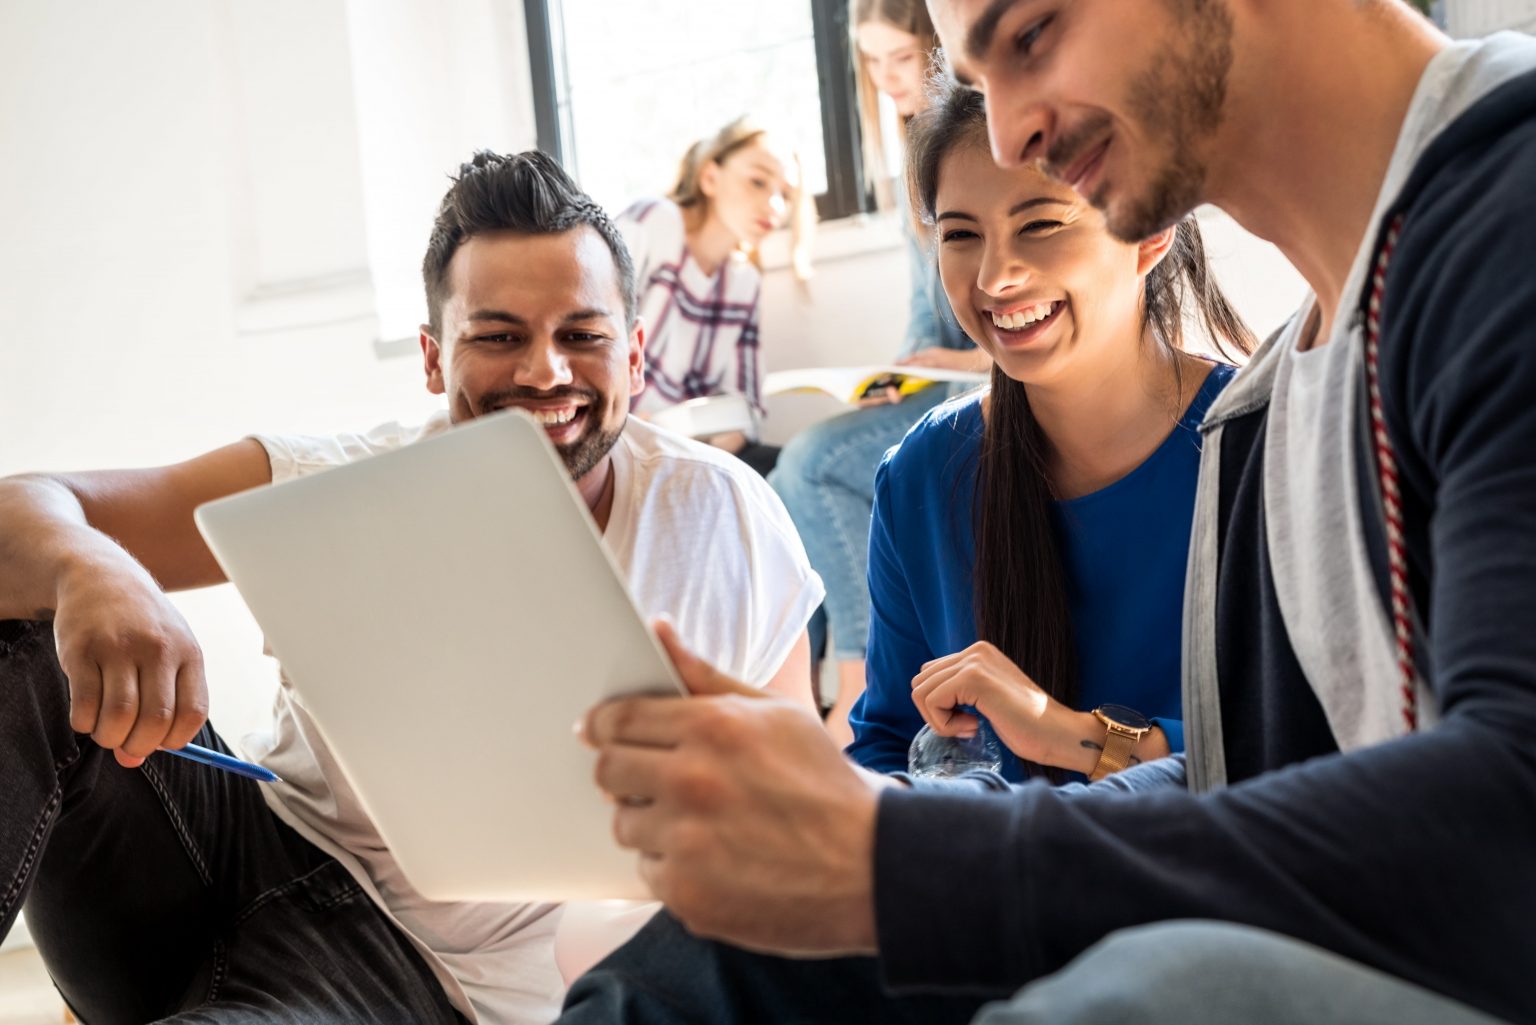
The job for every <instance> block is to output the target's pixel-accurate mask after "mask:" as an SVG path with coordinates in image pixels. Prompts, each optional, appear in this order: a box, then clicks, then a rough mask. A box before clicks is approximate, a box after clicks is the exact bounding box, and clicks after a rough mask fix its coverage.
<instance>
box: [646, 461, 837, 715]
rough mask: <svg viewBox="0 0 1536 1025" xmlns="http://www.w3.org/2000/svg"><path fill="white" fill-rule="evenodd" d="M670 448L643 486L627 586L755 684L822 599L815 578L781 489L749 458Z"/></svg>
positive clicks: (691, 641)
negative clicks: (658, 471) (738, 460)
mask: <svg viewBox="0 0 1536 1025" xmlns="http://www.w3.org/2000/svg"><path fill="white" fill-rule="evenodd" d="M690 444H691V443H690ZM672 458H673V459H674V460H675V461H674V462H672V463H671V466H670V467H669V469H670V472H668V473H666V475H665V476H664V477H659V478H652V479H651V480H650V481H648V482H647V486H646V487H645V489H644V498H643V502H644V504H645V506H646V510H647V511H646V514H645V516H644V519H645V520H646V522H647V526H646V527H645V529H644V531H643V535H642V536H637V537H636V538H635V545H634V549H633V555H632V561H631V562H630V565H629V580H630V586H631V589H632V591H633V593H634V594H635V597H636V600H637V602H638V603H639V604H640V606H641V608H642V610H643V611H644V613H645V615H646V616H648V617H649V616H655V615H666V616H668V617H669V618H670V619H671V620H672V621H673V622H674V623H675V624H677V629H678V633H679V634H680V635H681V637H682V639H683V641H684V643H686V644H687V645H688V647H689V648H690V649H692V650H693V651H694V652H696V653H697V654H698V655H699V656H700V657H701V658H704V659H705V660H707V661H708V662H710V663H711V664H712V665H714V666H715V667H716V668H718V669H719V670H720V671H721V672H724V673H727V674H729V675H731V676H734V677H735V678H737V679H739V680H742V681H744V682H746V683H749V684H752V685H754V686H758V687H761V686H763V685H764V684H766V683H767V682H768V681H769V680H771V679H773V676H774V674H775V673H777V672H778V670H779V667H780V666H782V665H783V664H784V660H785V659H786V658H788V657H789V653H790V650H791V649H792V648H793V647H794V644H795V642H796V641H797V640H799V638H800V634H801V632H802V631H803V630H804V629H805V625H806V623H807V622H808V621H809V620H810V618H811V613H812V612H814V611H815V610H816V606H817V605H819V604H821V600H822V598H823V596H824V595H825V593H826V592H825V589H824V588H823V587H822V583H821V578H820V577H818V576H817V575H816V572H815V571H814V570H813V569H811V565H810V560H809V559H807V558H806V555H805V548H804V546H803V545H801V543H800V536H799V535H798V534H797V533H795V528H794V525H793V524H792V523H791V522H790V519H789V513H787V512H786V511H785V509H784V505H783V503H782V502H780V501H779V496H778V495H776V494H774V492H773V489H772V488H770V487H769V486H768V484H767V482H766V481H764V480H763V479H762V478H761V477H759V476H758V475H757V474H756V473H754V472H752V471H751V470H750V469H748V468H747V466H746V464H745V463H742V464H740V468H739V470H738V469H737V467H735V466H726V465H724V462H723V461H724V460H725V459H730V458H731V457H729V456H725V455H723V454H719V455H714V456H706V457H704V458H696V457H693V458H691V457H689V456H681V457H679V456H674V457H672ZM733 462H734V460H733Z"/></svg>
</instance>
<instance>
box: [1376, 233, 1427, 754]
mask: <svg viewBox="0 0 1536 1025" xmlns="http://www.w3.org/2000/svg"><path fill="white" fill-rule="evenodd" d="M1402 228H1403V218H1402V215H1401V214H1399V215H1398V217H1397V219H1396V220H1394V221H1393V222H1392V226H1391V227H1390V228H1388V229H1387V237H1386V241H1385V242H1383V243H1382V246H1381V252H1379V253H1378V254H1377V256H1376V270H1375V273H1374V275H1373V276H1372V278H1371V298H1370V305H1369V307H1368V308H1367V312H1366V318H1365V375H1366V380H1367V382H1368V383H1369V386H1370V402H1371V432H1372V434H1373V436H1374V439H1375V443H1376V467H1377V470H1378V471H1379V475H1380V479H1381V504H1382V508H1383V509H1384V510H1385V511H1386V520H1387V574H1388V577H1389V578H1390V582H1391V588H1392V629H1393V632H1394V633H1395V634H1396V636H1397V667H1398V687H1399V690H1400V695H1401V698H1402V713H1403V723H1404V724H1405V725H1406V726H1407V727H1408V730H1409V732H1412V731H1413V730H1414V729H1415V728H1416V727H1417V726H1418V721H1419V711H1418V677H1417V674H1416V673H1415V672H1414V668H1413V599H1412V597H1411V596H1410V593H1409V591H1408V550H1407V547H1406V542H1405V541H1404V536H1403V501H1402V494H1401V492H1400V491H1399V490H1398V482H1397V454H1396V452H1395V451H1393V448H1392V439H1391V437H1390V436H1389V435H1388V434H1387V424H1386V418H1385V417H1384V416H1383V415H1382V411H1381V375H1380V372H1379V368H1380V362H1379V353H1380V341H1381V300H1382V295H1383V293H1384V292H1386V288H1387V265H1388V264H1389V263H1390V262H1391V260H1392V251H1393V250H1394V249H1395V248H1397V238H1398V235H1399V234H1401V232H1402Z"/></svg>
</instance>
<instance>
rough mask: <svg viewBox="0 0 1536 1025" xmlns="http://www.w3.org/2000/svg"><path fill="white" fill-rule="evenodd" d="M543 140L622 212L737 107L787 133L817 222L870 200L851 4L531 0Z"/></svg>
mask: <svg viewBox="0 0 1536 1025" xmlns="http://www.w3.org/2000/svg"><path fill="white" fill-rule="evenodd" d="M525 4H526V8H527V23H528V45H529V51H530V56H531V66H532V72H533V87H534V106H535V110H536V113H537V117H538V136H539V147H540V148H541V149H543V150H544V151H546V152H548V153H550V154H552V155H553V156H555V157H556V159H558V160H559V161H560V162H561V163H562V164H564V165H565V167H566V168H567V169H569V170H570V171H571V172H572V174H574V175H575V176H576V177H577V179H578V180H579V181H580V182H581V183H582V187H583V188H585V189H586V190H587V192H588V193H590V194H591V195H592V197H593V198H594V199H596V200H598V201H599V202H601V203H603V204H604V205H606V206H608V207H609V208H610V209H621V208H622V207H623V206H625V205H626V204H628V203H629V202H630V201H632V200H634V199H637V198H639V197H642V196H654V195H658V194H660V193H662V192H665V191H666V189H667V187H668V186H669V185H671V184H672V181H673V180H674V178H675V175H676V173H677V168H678V163H679V161H680V159H681V157H682V155H683V153H684V152H685V151H686V150H687V148H688V146H689V145H690V144H691V143H692V142H694V141H695V140H696V139H698V138H699V137H700V136H703V135H706V134H708V133H709V132H712V131H714V130H715V129H716V128H719V127H720V126H722V125H724V124H725V123H726V122H728V121H730V120H731V119H732V118H734V117H736V116H738V115H740V114H752V115H754V116H757V117H760V118H761V119H763V120H764V121H765V122H766V123H767V124H768V125H770V126H772V127H774V128H775V129H776V130H783V131H785V132H787V133H788V134H789V136H790V138H791V141H792V142H793V144H794V145H795V146H796V148H797V149H798V151H799V153H800V157H801V160H802V161H803V162H804V165H805V172H806V181H807V184H808V185H809V186H810V187H811V189H812V191H814V192H815V193H816V195H817V206H818V208H819V210H820V213H821V216H822V218H823V219H832V218H836V217H843V216H847V215H849V214H852V213H856V212H858V211H861V210H864V209H867V208H868V196H867V195H866V192H865V189H864V186H863V183H862V176H861V169H860V166H859V164H860V160H859V136H858V123H857V116H856V111H855V105H854V100H853V95H854V84H853V65H852V63H851V62H850V57H849V43H848V5H847V3H846V0H800V2H798V3H797V2H794V0H702V2H701V0H646V2H643V3H642V2H636V0H525Z"/></svg>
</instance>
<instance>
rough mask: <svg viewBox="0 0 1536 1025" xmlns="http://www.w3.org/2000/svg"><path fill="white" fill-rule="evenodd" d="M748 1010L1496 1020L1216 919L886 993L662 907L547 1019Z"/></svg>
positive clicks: (1072, 1018) (671, 1022)
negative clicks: (721, 938) (732, 942)
mask: <svg viewBox="0 0 1536 1025" xmlns="http://www.w3.org/2000/svg"><path fill="white" fill-rule="evenodd" d="M933 942H934V943H942V942H944V940H943V937H940V936H935V937H933ZM1511 956H1514V955H1513V954H1512V955H1511ZM755 1022H774V1023H776V1025H844V1023H848V1022H881V1023H892V1025H905V1023H912V1025H917V1023H919V1022H920V1023H923V1025H949V1023H952V1022H953V1023H957V1025H958V1023H964V1022H970V1023H971V1025H1105V1023H1121V1022H1126V1023H1129V1022H1136V1023H1139V1025H1233V1023H1237V1022H1242V1023H1245V1025H1497V1023H1496V1022H1495V1020H1494V1019H1492V1018H1489V1017H1487V1016H1486V1015H1483V1014H1480V1013H1478V1012H1476V1011H1473V1010H1470V1009H1468V1008H1466V1007H1464V1006H1461V1005H1459V1004H1455V1003H1452V1002H1451V1001H1449V1000H1446V999H1445V998H1444V997H1441V996H1439V995H1437V994H1434V993H1431V992H1429V991H1428V990H1425V989H1422V988H1420V987H1418V986H1415V985H1413V984H1412V983H1409V982H1405V981H1403V980H1402V979H1398V978H1395V977H1393V976H1390V975H1386V974H1383V973H1382V972H1378V971H1375V970H1374V969H1370V968H1366V967H1364V966H1363V965H1359V964H1356V963H1354V962H1351V961H1347V960H1345V959H1344V958H1341V957H1339V956H1338V955H1336V954H1332V953H1329V952H1327V951H1324V950H1319V949H1318V948H1316V947H1312V946H1309V945H1307V944H1305V943H1300V942H1297V941H1296V940H1292V939H1289V938H1287V937H1284V936H1278V935H1276V934H1274V933H1269V932H1264V931H1263V930H1260V929H1253V928H1249V927H1247V926H1237V925H1231V924H1227V923H1221V922H1167V923H1160V924H1157V925H1150V926H1143V927H1141V928H1137V929H1128V930H1126V931H1124V932H1119V933H1115V934H1114V935H1112V936H1109V937H1108V938H1106V939H1105V940H1103V941H1101V942H1100V943H1098V944H1097V945H1096V946H1094V947H1091V948H1090V949H1089V950H1087V951H1086V952H1084V953H1083V954H1082V955H1081V956H1079V957H1078V958H1077V959H1076V960H1074V961H1073V962H1072V963H1071V964H1069V965H1067V966H1066V967H1065V968H1063V969H1062V970H1061V971H1059V972H1057V973H1056V974H1054V975H1051V976H1048V977H1046V978H1043V979H1041V980H1039V981H1037V982H1035V983H1033V984H1031V985H1029V986H1026V987H1025V988H1024V989H1022V990H1020V991H1019V992H1018V994H1017V995H1015V996H1013V997H1012V998H1010V999H1004V1000H1001V1001H996V1002H993V1003H987V1002H986V999H985V998H984V997H983V996H980V995H974V994H965V993H953V994H926V995H894V994H891V993H889V992H887V991H886V990H884V989H883V988H882V983H881V978H880V971H879V965H878V962H876V961H875V960H873V959H871V958H839V959H835V960H827V961H800V960H787V959H783V958H775V957H768V956H765V955H761V954H750V953H747V952H746V951H742V950H737V949H735V948H732V947H728V946H725V945H723V944H719V943H713V942H711V941H708V940H701V939H697V938H695V937H693V936H691V935H690V934H689V933H688V932H687V931H686V930H685V929H683V928H682V926H680V925H678V923H677V922H676V920H675V919H673V918H671V917H670V916H668V915H667V914H666V912H662V913H661V914H658V915H657V916H656V917H655V918H653V919H652V920H651V922H650V924H648V925H647V926H646V927H645V928H644V929H642V930H641V931H640V933H639V934H637V935H636V936H635V938H634V939H633V940H631V941H630V942H629V943H628V944H627V945H625V946H623V947H620V948H619V949H618V950H617V951H615V952H614V953H613V954H611V955H609V957H608V958H607V959H606V960H605V961H603V962H601V963H600V964H598V965H597V966H596V967H595V968H593V969H592V970H591V971H590V972H588V973H587V974H586V975H584V976H582V977H581V978H580V979H578V980H577V981H576V984H575V985H574V986H572V987H571V991H570V994H569V995H568V996H567V997H566V1002H565V1010H564V1013H563V1014H562V1015H561V1017H560V1019H559V1022H558V1025H599V1023H601V1025H748V1023H755Z"/></svg>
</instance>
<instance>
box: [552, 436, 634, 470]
mask: <svg viewBox="0 0 1536 1025" xmlns="http://www.w3.org/2000/svg"><path fill="white" fill-rule="evenodd" d="M623 433H624V428H623V427H622V426H620V427H619V428H618V429H617V430H612V431H607V430H603V429H602V428H601V427H599V428H596V429H594V430H592V431H591V432H590V433H588V434H586V435H584V436H583V437H580V438H577V439H576V440H575V441H573V442H571V443H570V444H568V445H558V446H556V448H555V451H556V452H558V453H559V454H560V458H561V459H562V460H563V461H564V462H565V468H566V470H568V471H569V472H570V474H571V480H573V481H576V480H581V478H583V477H585V476H586V475H587V474H589V473H591V472H592V471H593V470H594V469H596V468H597V464H598V463H600V462H602V461H603V457H604V456H606V455H607V454H608V453H609V452H611V451H612V450H613V446H614V445H617V444H618V442H619V436H620V435H621V434H623Z"/></svg>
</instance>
